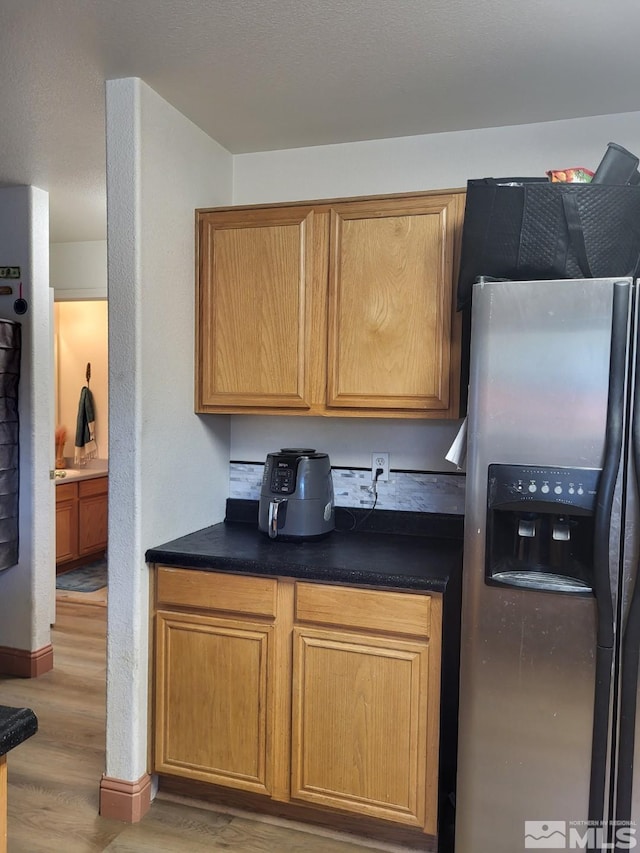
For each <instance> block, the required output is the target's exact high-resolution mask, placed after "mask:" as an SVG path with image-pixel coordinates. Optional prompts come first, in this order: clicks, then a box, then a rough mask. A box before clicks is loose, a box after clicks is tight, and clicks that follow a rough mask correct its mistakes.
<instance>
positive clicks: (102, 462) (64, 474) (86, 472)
mask: <svg viewBox="0 0 640 853" xmlns="http://www.w3.org/2000/svg"><path fill="white" fill-rule="evenodd" d="M108 473H109V462H108V460H107V459H96V460H95V461H92V463H91V464H88V465H87V466H86V467H85V468H56V471H55V483H56V486H58V485H60V483H75V482H76V481H78V480H94V479H96V478H97V477H105V476H107V475H108Z"/></svg>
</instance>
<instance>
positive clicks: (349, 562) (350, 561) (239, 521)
mask: <svg viewBox="0 0 640 853" xmlns="http://www.w3.org/2000/svg"><path fill="white" fill-rule="evenodd" d="M354 524H356V525H357V528H356V529H355V530H349V528H350V527H352V526H353V525H354ZM341 531H343V532H341ZM145 558H146V561H147V562H148V563H162V564H163V565H167V566H182V567H184V568H191V569H199V570H202V571H216V570H217V571H228V572H244V573H247V574H259V575H271V576H277V575H280V576H285V577H295V578H300V579H301V580H317V581H324V582H327V583H331V582H333V583H347V584H361V585H367V586H378V587H387V588H397V589H417V590H427V591H431V592H444V591H445V589H446V587H447V584H448V581H449V579H450V577H451V576H452V574H454V573H456V572H457V571H459V569H460V566H461V558H462V518H461V517H460V516H449V515H432V514H428V513H409V512H390V511H382V510H380V511H376V513H374V514H372V515H368V514H367V513H365V512H362V511H358V510H342V509H341V508H339V507H338V508H337V509H336V530H334V531H333V532H332V533H330V534H329V535H328V536H326V537H324V538H323V539H318V540H313V541H303V542H285V541H281V540H277V539H276V540H271V539H269V538H268V537H267V536H266V535H265V534H264V533H261V532H260V531H259V530H258V527H257V502H254V501H228V502H227V517H226V520H225V521H224V522H221V523H220V524H214V525H213V526H211V527H205V528H204V529H203V530H198V531H196V532H195V533H190V534H188V535H187V536H182V537H180V538H179V539H174V540H173V541H172V542H167V543H165V544H164V545H159V546H158V547H156V548H150V549H149V550H148V551H147V552H146V555H145Z"/></svg>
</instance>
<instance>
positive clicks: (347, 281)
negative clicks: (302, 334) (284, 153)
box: [327, 195, 462, 412]
mask: <svg viewBox="0 0 640 853" xmlns="http://www.w3.org/2000/svg"><path fill="white" fill-rule="evenodd" d="M461 201H462V197H461V196H459V195H448V196H428V197H424V198H417V199H415V198H413V199H387V200H377V201H368V202H356V203H353V204H342V205H336V207H335V208H334V209H333V210H332V212H331V261H330V266H329V358H328V361H329V374H328V392H327V405H328V406H331V407H338V406H339V407H347V408H361V409H394V410H410V411H416V412H428V411H434V410H435V411H440V412H444V411H448V410H449V408H450V406H451V402H452V400H451V397H452V394H453V393H454V391H453V389H452V388H451V381H450V379H451V366H452V358H453V353H452V320H453V307H452V281H453V261H454V252H453V245H452V244H453V240H454V234H455V232H454V230H453V228H452V226H454V225H455V224H456V223H457V222H458V221H459V219H458V217H459V214H460V211H459V207H460V202H461Z"/></svg>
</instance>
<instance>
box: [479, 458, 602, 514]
mask: <svg viewBox="0 0 640 853" xmlns="http://www.w3.org/2000/svg"><path fill="white" fill-rule="evenodd" d="M599 477H600V469H599V468H560V467H557V468H556V467H548V466H533V465H498V464H494V465H489V482H488V505H489V507H500V506H507V505H509V504H522V503H530V504H533V503H552V504H565V505H567V506H571V507H575V508H580V509H582V510H585V511H593V510H594V508H595V501H596V495H597V492H598V480H599Z"/></svg>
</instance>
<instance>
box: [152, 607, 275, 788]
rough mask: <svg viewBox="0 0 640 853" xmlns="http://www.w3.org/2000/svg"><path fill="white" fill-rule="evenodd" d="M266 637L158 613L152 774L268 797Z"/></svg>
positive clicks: (220, 622)
mask: <svg viewBox="0 0 640 853" xmlns="http://www.w3.org/2000/svg"><path fill="white" fill-rule="evenodd" d="M272 630H273V629H272V627H271V626H270V625H265V624H260V623H256V622H255V621H252V620H249V619H247V620H245V619H242V618H238V619H235V620H234V619H226V618H218V617H209V616H195V615H191V614H181V613H172V612H165V611H160V612H158V613H157V616H156V654H157V657H156V688H155V690H156V693H155V702H156V730H155V737H154V743H155V762H154V765H155V766H154V769H155V771H156V772H158V773H163V772H165V773H170V774H172V775H179V776H185V777H188V778H191V779H198V780H200V781H205V782H212V783H215V784H219V785H226V786H227V787H232V788H238V789H241V790H246V791H252V792H254V793H263V794H269V793H270V787H271V775H272V774H271V760H270V756H269V755H268V740H269V738H268V735H267V726H268V722H269V719H270V716H271V708H272V695H271V682H272V681H273V679H272V678H271V677H270V672H269V670H270V667H271V648H270V647H271V645H272V640H271V638H272Z"/></svg>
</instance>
